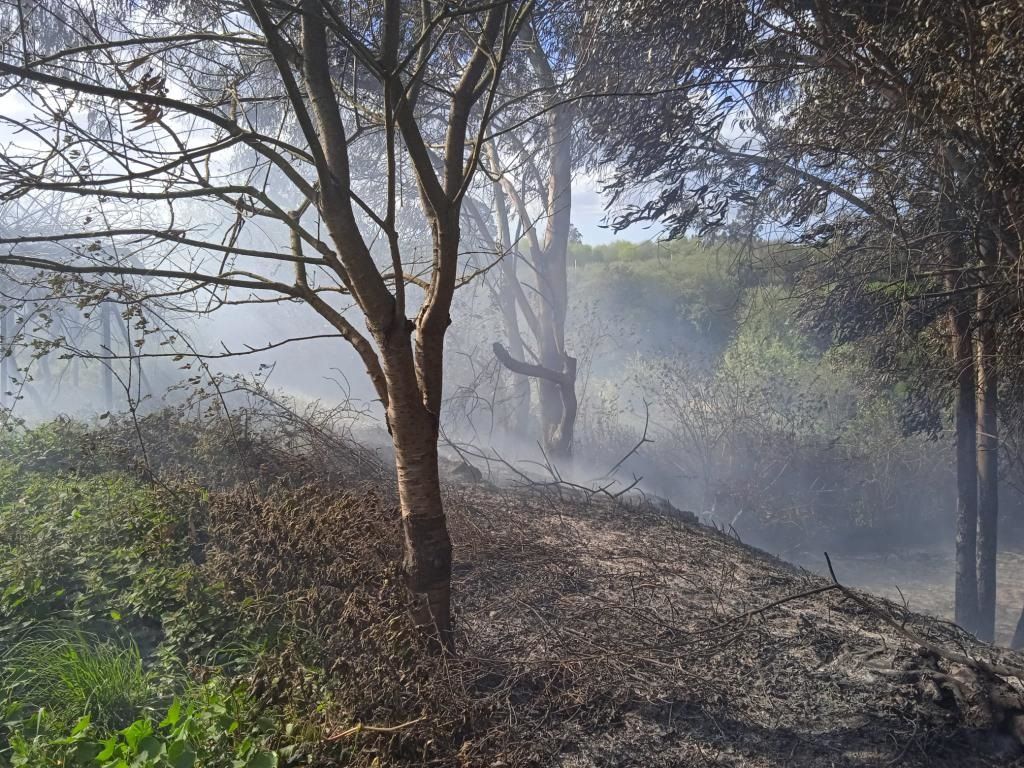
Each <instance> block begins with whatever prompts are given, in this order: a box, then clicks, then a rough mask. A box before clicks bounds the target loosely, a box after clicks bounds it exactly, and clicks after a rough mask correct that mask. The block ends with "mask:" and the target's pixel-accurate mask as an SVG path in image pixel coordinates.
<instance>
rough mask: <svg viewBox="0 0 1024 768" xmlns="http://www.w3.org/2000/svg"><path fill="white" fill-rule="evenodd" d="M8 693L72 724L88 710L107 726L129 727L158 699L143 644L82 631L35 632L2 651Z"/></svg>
mask: <svg viewBox="0 0 1024 768" xmlns="http://www.w3.org/2000/svg"><path fill="white" fill-rule="evenodd" d="M0 665H2V667H0V680H2V682H3V686H4V689H5V690H6V691H7V692H8V693H7V696H8V698H12V697H13V699H14V700H16V701H17V702H18V703H19V704H20V705H21V706H22V707H23V708H27V709H29V710H33V711H44V712H46V716H47V719H48V722H49V723H50V724H52V725H54V726H56V727H58V728H65V727H70V726H71V725H73V724H74V723H75V722H76V721H77V719H78V718H80V717H83V716H87V717H89V719H90V721H91V722H93V723H96V724H97V725H98V726H100V727H103V728H104V729H115V728H119V727H123V726H125V725H127V724H128V723H129V722H131V721H132V720H133V719H134V718H135V717H136V715H137V714H139V712H141V710H142V709H143V707H145V706H146V705H148V704H152V703H155V702H154V698H153V697H154V686H153V683H154V680H153V675H152V673H151V672H149V671H147V670H146V669H145V668H144V667H143V663H142V657H141V655H140V654H139V649H138V647H137V646H136V645H135V644H134V643H133V642H130V641H129V642H128V643H125V644H122V643H118V642H116V641H111V640H102V639H99V638H91V637H87V636H85V635H83V634H81V633H77V634H72V633H67V632H50V633H44V634H36V635H30V636H28V637H26V638H24V639H22V640H20V641H18V642H16V643H14V645H13V647H11V648H10V649H8V650H7V651H6V653H4V655H3V656H2V657H0Z"/></svg>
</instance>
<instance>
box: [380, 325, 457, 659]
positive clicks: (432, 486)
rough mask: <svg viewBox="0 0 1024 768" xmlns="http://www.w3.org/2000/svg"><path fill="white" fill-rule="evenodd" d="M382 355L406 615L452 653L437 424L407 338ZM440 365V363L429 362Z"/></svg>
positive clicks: (447, 542) (404, 333) (447, 543)
mask: <svg viewBox="0 0 1024 768" xmlns="http://www.w3.org/2000/svg"><path fill="white" fill-rule="evenodd" d="M395 336H397V337H398V338H392V339H391V340H390V343H389V344H388V345H387V347H385V348H384V349H383V350H382V356H381V357H382V361H381V362H382V364H383V368H384V373H385V376H386V377H387V382H388V391H389V396H390V398H389V403H388V428H389V429H390V431H391V439H392V443H393V445H394V449H395V468H396V472H397V481H398V499H399V506H400V508H401V515H402V533H403V538H404V550H405V555H404V570H405V579H406V586H407V587H408V590H409V596H410V608H409V611H410V614H411V615H412V618H413V622H414V623H415V625H416V626H417V628H418V629H420V630H421V631H423V632H424V633H425V634H426V635H428V636H431V637H434V638H436V640H437V642H438V643H439V644H440V645H441V646H442V647H444V648H446V649H449V650H450V649H452V647H453V642H452V623H451V574H452V543H451V538H450V537H449V535H448V525H447V522H446V518H445V512H444V505H443V503H442V499H441V483H440V478H439V475H438V461H437V439H438V419H437V416H436V414H433V413H430V412H429V411H428V410H427V407H426V404H425V403H424V401H423V398H422V396H421V395H420V389H419V385H418V383H417V379H418V378H420V377H419V376H418V372H417V368H416V365H417V363H415V362H414V359H413V353H412V345H411V339H410V336H409V333H408V331H407V330H405V329H401V330H400V331H398V332H397V333H396V334H395ZM428 362H430V363H433V362H436V363H437V365H440V360H437V361H428Z"/></svg>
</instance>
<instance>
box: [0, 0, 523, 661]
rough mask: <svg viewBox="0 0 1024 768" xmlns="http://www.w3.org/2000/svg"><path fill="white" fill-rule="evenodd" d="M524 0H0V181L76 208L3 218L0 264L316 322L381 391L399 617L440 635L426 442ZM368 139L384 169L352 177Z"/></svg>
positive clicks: (436, 502)
mask: <svg viewBox="0 0 1024 768" xmlns="http://www.w3.org/2000/svg"><path fill="white" fill-rule="evenodd" d="M530 9H531V3H530V0H507V1H505V0H503V1H501V2H488V3H478V2H471V1H466V2H445V3H436V2H433V0H423V1H422V2H416V3H404V2H401V0H383V2H373V1H370V2H365V3H336V2H332V1H331V0H300V1H299V2H295V3H290V2H284V3H279V2H267V1H266V0H245V1H244V2H238V3H235V2H231V1H230V0H225V2H219V3H211V4H208V5H205V6H203V7H201V8H200V7H196V6H195V5H194V4H187V7H186V5H184V4H183V5H182V6H181V7H178V5H177V4H176V3H170V4H167V3H156V4H153V5H147V4H146V3H143V2H140V3H137V4H129V6H128V8H127V10H126V9H125V7H124V4H122V3H99V4H92V3H80V2H78V1H77V0H66V1H64V2H53V3H40V4H34V5H31V6H23V4H21V3H17V2H8V3H4V7H3V11H2V14H0V18H3V20H4V32H5V34H6V41H7V44H6V45H5V47H4V53H3V59H2V60H0V76H2V87H3V89H4V92H5V93H7V94H16V96H17V97H18V98H19V99H20V104H21V105H22V107H23V109H21V110H19V111H18V112H19V114H17V115H14V116H7V117H5V118H4V119H3V122H4V124H5V128H6V135H8V136H10V137H11V138H9V139H8V144H7V146H6V147H5V152H4V160H3V163H2V165H0V195H2V196H3V197H4V198H6V199H17V198H29V197H34V198H36V199H40V200H56V199H60V200H63V201H71V203H73V204H75V205H77V206H78V207H77V209H76V210H75V214H76V221H77V222H78V226H77V228H74V229H72V228H69V229H66V230H59V231H56V230H51V231H44V232H40V233H38V234H37V235H32V236H19V237H12V238H5V239H4V245H5V246H6V252H5V253H4V254H3V256H2V257H0V263H3V264H4V265H5V266H6V268H7V270H8V273H9V274H11V275H13V276H15V277H24V276H25V274H26V273H28V272H43V273H47V274H50V275H54V276H55V277H53V279H52V284H53V286H54V288H55V289H56V290H61V289H66V288H67V287H69V286H73V285H78V284H82V283H89V284H92V285H97V284H102V281H103V280H109V279H111V278H113V277H117V278H124V277H143V278H146V279H147V280H148V281H149V288H148V294H149V295H150V296H152V297H156V296H158V295H164V296H166V295H175V296H177V297H179V299H180V298H181V297H191V299H192V300H193V301H194V302H195V309H196V310H197V311H203V312H206V311H209V310H211V309H214V308H217V307H219V306H224V305H228V304H246V303H249V304H252V303H255V304H260V305H265V306H268V307H269V306H271V305H273V304H275V303H279V302H282V301H287V302H301V303H303V304H305V305H306V306H308V307H309V308H310V309H312V310H313V311H314V312H315V313H317V314H318V315H319V316H320V317H321V318H323V319H324V320H326V321H327V322H328V323H330V325H331V326H332V327H333V329H334V330H335V331H336V332H337V335H338V336H339V337H341V338H344V339H345V340H346V341H347V342H348V343H349V344H351V345H352V347H353V348H354V349H355V350H356V352H357V353H358V355H359V357H360V359H361V361H362V363H363V365H364V366H365V368H366V371H367V374H368V375H369V377H370V379H371V381H372V382H373V386H374V388H375V391H376V394H377V396H378V397H379V399H380V401H381V403H382V405H383V407H384V412H385V415H386V420H387V425H388V429H389V432H390V433H391V436H392V439H393V443H394V452H395V460H396V465H397V480H398V491H399V499H400V506H401V513H402V524H403V529H404V540H405V574H406V578H407V584H408V588H409V591H410V594H411V608H410V610H411V614H412V617H413V619H414V621H415V623H416V624H417V625H418V626H420V627H421V628H424V629H426V630H430V631H431V632H436V636H437V637H438V638H439V640H440V643H441V644H442V645H443V646H445V647H451V645H452V634H451V631H452V630H451V608H450V581H451V543H450V539H449V536H448V531H447V526H446V522H445V514H444V508H443V506H442V500H441V491H440V485H439V480H438V466H437V439H438V423H439V421H438V420H439V409H440V406H441V402H442V378H443V377H442V371H443V366H442V358H443V352H444V338H445V331H446V329H447V327H448V325H449V324H450V322H451V318H450V316H449V310H450V308H451V305H452V297H453V294H454V291H455V289H456V286H457V283H458V276H457V274H458V259H459V250H460V213H461V210H462V203H463V200H464V198H465V195H466V193H467V190H468V189H469V186H470V184H471V182H472V179H473V176H474V172H475V170H476V167H477V164H478V161H479V158H480V154H481V152H482V148H483V144H484V140H485V138H486V137H487V134H488V126H489V122H490V119H491V115H492V114H493V112H494V110H495V108H496V104H497V101H498V92H499V83H500V81H501V76H502V71H503V68H504V66H505V62H506V59H507V58H508V55H509V50H510V48H511V46H512V43H513V41H514V40H515V38H516V36H517V34H518V32H519V30H520V28H521V27H522V25H523V24H524V22H525V20H526V18H527V17H528V15H529V13H530ZM367 158H370V159H371V160H372V159H374V158H379V163H378V167H379V168H380V169H381V172H380V175H377V176H375V177H374V174H369V175H368V179H369V180H370V186H363V185H361V184H360V180H361V176H360V173H359V168H360V164H361V163H365V162H367ZM407 176H408V177H411V179H412V186H414V188H415V190H416V195H417V197H418V200H419V203H420V213H421V214H422V216H423V218H424V219H425V221H426V224H427V226H428V228H429V241H430V244H431V246H430V253H429V257H428V258H426V259H425V260H423V261H421V262H418V261H415V260H414V259H412V257H411V256H410V254H409V253H408V251H409V249H408V248H407V245H408V244H406V243H403V242H402V241H401V239H400V236H399V229H398V226H397V224H396V222H397V221H398V212H399V207H400V205H401V203H402V200H403V194H402V191H403V189H404V185H405V184H406V183H407V181H406V179H407ZM280 240H284V241H286V242H287V243H288V247H286V248H282V247H280V246H279V241H280ZM377 244H380V247H376V246H377ZM378 254H379V261H380V262H383V264H382V263H379V262H378V258H375V256H377V255H378ZM385 265H386V266H385ZM414 291H415V292H418V293H413V292H414ZM350 307H352V308H354V309H355V310H357V311H358V314H357V317H358V319H352V317H351V316H350V314H349V313H347V311H346V310H347V309H349V308H350ZM410 313H412V314H411V316H410Z"/></svg>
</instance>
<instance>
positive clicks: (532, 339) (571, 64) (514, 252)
mask: <svg viewBox="0 0 1024 768" xmlns="http://www.w3.org/2000/svg"><path fill="white" fill-rule="evenodd" d="M579 12H580V9H579V7H578V4H576V3H565V2H561V3H559V2H556V3H542V4H540V5H539V6H538V7H537V9H536V11H535V13H534V15H533V17H532V18H531V22H530V24H529V25H528V27H527V28H526V29H524V33H523V35H522V38H521V46H520V56H519V57H517V63H518V66H517V67H516V69H515V74H514V77H516V80H517V84H518V86H517V89H516V90H517V91H518V92H520V93H521V94H523V95H522V97H521V98H520V99H519V100H518V101H517V102H515V103H514V104H510V105H509V106H508V108H506V109H505V110H503V111H502V113H501V115H500V116H499V118H498V120H496V125H495V130H494V134H493V137H492V139H491V141H489V143H488V145H487V148H486V157H485V161H484V170H485V173H486V174H487V176H488V180H489V181H490V187H491V188H490V190H488V191H489V193H490V194H489V195H487V196H486V200H487V201H488V203H489V205H487V206H485V204H484V202H483V201H482V200H481V201H478V202H477V203H476V204H474V205H471V206H470V207H469V209H468V212H469V213H470V214H471V216H470V221H471V223H473V224H474V225H475V226H476V228H477V230H478V232H480V233H481V234H484V235H485V237H489V238H490V239H491V241H492V242H493V244H494V247H495V249H496V251H497V253H498V254H500V255H501V256H502V258H501V260H500V263H499V269H498V270H496V278H497V279H496V280H495V281H494V282H495V284H496V291H495V293H496V297H497V303H498V305H499V309H500V311H501V315H502V319H503V324H504V328H505V337H506V338H505V340H504V342H502V341H496V342H495V343H494V344H493V346H492V349H493V351H494V354H495V357H496V358H497V360H498V361H499V362H500V363H501V364H502V366H504V368H506V369H507V370H508V371H510V372H511V373H512V375H513V376H514V377H515V380H516V382H517V385H516V388H515V390H514V391H515V392H516V397H515V400H516V406H517V408H518V411H517V413H516V415H515V416H514V417H513V425H515V427H514V429H515V431H517V432H519V436H520V437H522V436H525V429H526V426H525V425H526V423H527V422H528V413H527V412H526V409H524V408H523V403H524V401H525V403H526V405H527V406H528V405H529V399H528V398H529V382H530V381H533V382H535V384H536V389H537V405H538V408H537V415H538V421H539V425H540V431H541V436H540V438H541V439H540V442H541V444H542V445H543V446H544V448H545V450H546V451H547V452H548V454H549V455H550V456H551V457H552V458H553V459H556V460H567V459H570V458H571V456H572V452H573V437H574V431H575V424H576V416H577V409H578V402H577V395H576V368H577V361H576V358H575V357H574V356H573V355H572V354H571V353H570V350H569V348H568V346H567V342H566V330H567V323H568V322H569V320H568V307H569V280H568V270H567V263H568V260H567V255H568V249H569V240H570V235H571V232H572V223H571V216H572V187H573V176H574V173H575V171H576V170H577V169H578V168H579V166H580V164H581V160H582V158H583V156H584V153H583V151H582V150H583V142H582V141H581V137H580V130H579V124H580V113H579V110H578V109H577V107H576V103H575V93H574V83H573V72H574V68H575V52H574V50H573V46H574V43H575V36H576V32H577V30H576V26H577V23H578V20H579ZM485 207H489V211H485V210H484V208H485Z"/></svg>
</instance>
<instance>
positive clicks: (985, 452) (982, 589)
mask: <svg viewBox="0 0 1024 768" xmlns="http://www.w3.org/2000/svg"><path fill="white" fill-rule="evenodd" d="M992 300H993V297H992V296H990V295H989V292H988V291H986V290H985V289H979V290H978V322H979V328H978V355H977V376H978V631H977V635H978V638H979V639H981V640H984V641H986V642H993V641H994V639H995V615H996V553H997V551H998V542H997V534H998V527H999V425H998V421H997V414H998V407H999V400H998V373H997V370H996V334H995V327H994V326H993V324H992V318H991V310H992V307H991V303H992Z"/></svg>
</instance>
